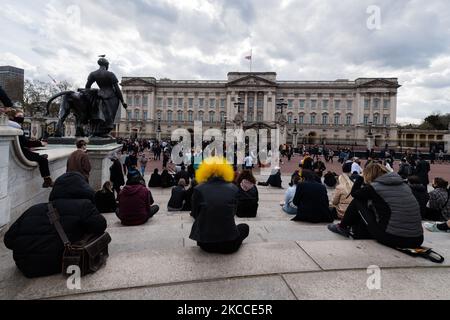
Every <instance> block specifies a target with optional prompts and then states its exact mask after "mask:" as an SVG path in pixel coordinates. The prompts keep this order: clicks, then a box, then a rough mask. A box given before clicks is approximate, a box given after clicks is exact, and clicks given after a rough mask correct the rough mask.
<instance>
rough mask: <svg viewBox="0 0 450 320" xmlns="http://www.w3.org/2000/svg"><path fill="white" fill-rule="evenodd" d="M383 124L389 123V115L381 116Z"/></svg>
mask: <svg viewBox="0 0 450 320" xmlns="http://www.w3.org/2000/svg"><path fill="white" fill-rule="evenodd" d="M383 125H385V126H387V125H389V116H384V117H383Z"/></svg>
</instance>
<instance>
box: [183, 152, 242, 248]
mask: <svg viewBox="0 0 450 320" xmlns="http://www.w3.org/2000/svg"><path fill="white" fill-rule="evenodd" d="M217 161H219V160H217ZM212 162H213V161H212V160H209V159H206V160H205V162H203V163H202V165H200V167H199V169H198V170H197V174H196V177H197V180H198V181H199V183H200V185H198V186H197V187H195V189H194V194H193V196H192V216H193V217H194V219H195V222H194V224H193V226H192V230H191V234H190V239H192V240H194V241H197V245H198V246H199V247H200V248H201V249H202V250H204V251H206V252H211V253H222V254H231V253H234V252H236V251H238V250H239V248H240V247H241V245H242V242H243V241H244V239H246V238H247V237H248V234H249V231H250V228H249V226H248V225H246V224H241V225H236V222H235V220H234V217H235V215H236V210H237V193H238V191H239V190H238V188H237V187H236V186H235V185H234V184H233V183H232V182H233V180H234V171H233V168H232V166H231V165H229V164H223V162H221V163H220V164H218V163H212Z"/></svg>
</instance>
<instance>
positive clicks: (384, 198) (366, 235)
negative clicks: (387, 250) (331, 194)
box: [328, 164, 424, 248]
mask: <svg viewBox="0 0 450 320" xmlns="http://www.w3.org/2000/svg"><path fill="white" fill-rule="evenodd" d="M363 176H364V178H362V177H359V178H358V179H357V180H356V181H355V183H354V185H353V189H352V192H351V195H352V197H353V199H354V200H353V201H352V202H351V203H350V205H349V207H348V209H347V211H346V213H345V216H344V218H343V220H342V221H341V223H340V224H332V225H329V226H328V229H329V230H330V231H332V232H335V233H338V234H341V235H344V236H347V237H348V236H350V235H351V236H352V237H353V238H355V239H375V240H377V241H378V242H380V243H381V244H384V245H386V246H388V247H392V248H418V247H420V246H421V245H422V243H423V240H424V238H423V228H422V217H421V214H420V206H419V203H418V202H417V200H416V198H415V197H414V194H413V193H412V191H411V188H410V187H409V186H408V185H407V184H405V183H404V181H403V179H402V177H400V175H398V174H397V173H395V172H389V171H388V170H387V169H386V168H385V167H384V166H382V165H380V164H371V165H369V166H368V167H367V168H366V169H364V173H363ZM364 183H365V185H364Z"/></svg>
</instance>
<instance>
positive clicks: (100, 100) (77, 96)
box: [47, 56, 128, 138]
mask: <svg viewBox="0 0 450 320" xmlns="http://www.w3.org/2000/svg"><path fill="white" fill-rule="evenodd" d="M98 64H99V66H100V68H99V69H98V70H97V71H94V72H92V73H91V74H90V75H89V77H88V81H87V83H86V89H78V92H74V91H64V92H61V93H58V94H57V95H55V96H53V97H52V98H51V99H50V100H49V101H48V103H47V114H48V113H49V107H50V105H51V103H52V102H53V101H54V100H55V99H57V98H59V97H63V99H62V101H61V104H60V110H59V121H58V124H57V126H56V130H55V135H54V136H55V137H62V136H63V126H64V122H65V121H66V118H67V117H68V116H69V114H70V113H71V112H72V113H73V114H74V116H75V126H76V133H75V136H76V137H84V136H86V132H85V130H84V127H85V126H86V125H89V136H91V137H101V138H108V137H110V136H109V134H110V132H111V131H112V130H113V129H114V122H115V118H116V114H117V111H118V109H119V104H120V103H122V105H123V107H124V108H125V109H126V108H127V107H128V106H127V104H126V103H125V102H124V99H123V95H122V91H121V90H120V87H119V81H118V80H117V78H116V76H115V75H114V73H112V72H110V71H108V68H109V62H108V60H106V59H105V56H100V59H99V60H98ZM94 82H96V83H97V85H98V86H99V88H100V89H91V86H92V84H94Z"/></svg>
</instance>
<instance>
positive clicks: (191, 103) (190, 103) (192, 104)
mask: <svg viewBox="0 0 450 320" xmlns="http://www.w3.org/2000/svg"><path fill="white" fill-rule="evenodd" d="M193 107H194V98H189V108H190V109H192V108H193Z"/></svg>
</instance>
